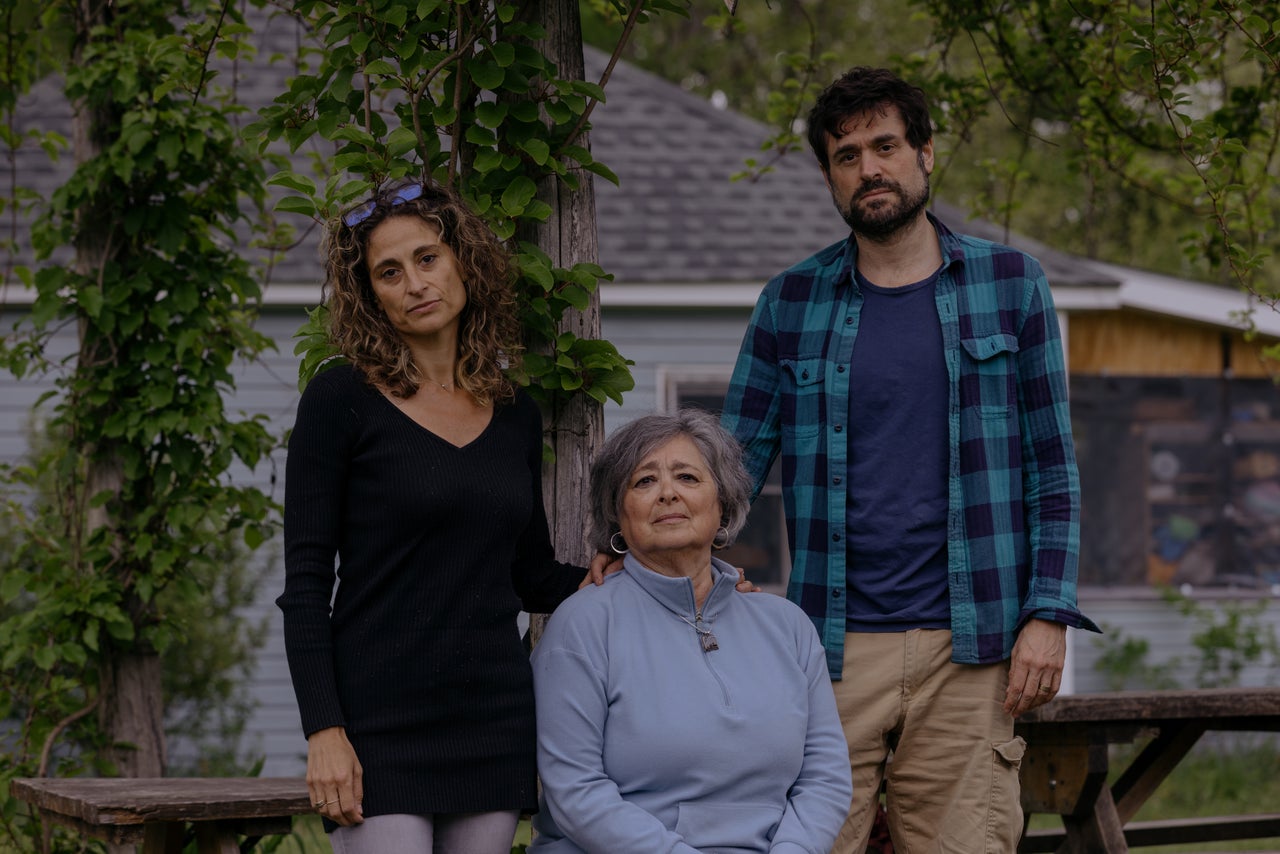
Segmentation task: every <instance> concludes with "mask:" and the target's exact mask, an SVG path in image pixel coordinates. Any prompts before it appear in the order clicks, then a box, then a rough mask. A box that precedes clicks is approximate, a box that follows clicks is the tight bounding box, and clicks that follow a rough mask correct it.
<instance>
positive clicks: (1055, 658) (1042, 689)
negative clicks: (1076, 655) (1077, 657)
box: [1004, 619, 1067, 718]
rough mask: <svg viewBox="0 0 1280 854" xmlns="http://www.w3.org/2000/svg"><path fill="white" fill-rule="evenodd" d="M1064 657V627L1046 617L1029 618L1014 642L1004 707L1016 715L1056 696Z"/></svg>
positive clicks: (1065, 643)
mask: <svg viewBox="0 0 1280 854" xmlns="http://www.w3.org/2000/svg"><path fill="white" fill-rule="evenodd" d="M1066 659H1067V627H1066V626H1064V625H1062V624H1061V623H1052V622H1050V621H1048V620H1035V619H1032V620H1028V621H1027V624H1026V625H1025V626H1023V627H1022V631H1021V632H1019V633H1018V640H1017V641H1015V642H1014V644H1013V658H1012V659H1011V660H1010V662H1009V689H1008V690H1007V691H1006V692H1005V695H1004V710H1005V711H1006V712H1008V713H1009V714H1010V715H1012V716H1013V717H1015V718H1016V717H1017V716H1018V715H1020V714H1022V713H1023V712H1025V711H1028V710H1030V709H1034V708H1035V707H1036V706H1043V705H1044V704H1045V703H1047V702H1049V701H1050V700H1052V699H1053V698H1054V697H1056V696H1057V695H1058V688H1059V687H1061V685H1062V667H1063V665H1064V663H1065V662H1066Z"/></svg>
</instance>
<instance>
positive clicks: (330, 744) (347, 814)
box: [307, 726, 364, 827]
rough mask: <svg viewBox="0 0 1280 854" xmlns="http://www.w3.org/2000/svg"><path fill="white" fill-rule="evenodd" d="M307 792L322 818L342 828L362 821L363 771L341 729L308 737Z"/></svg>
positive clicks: (317, 731) (344, 732) (324, 731)
mask: <svg viewBox="0 0 1280 854" xmlns="http://www.w3.org/2000/svg"><path fill="white" fill-rule="evenodd" d="M307 791H308V792H310V794H311V805H312V806H313V807H315V808H316V811H317V812H319V813H320V814H321V815H322V816H324V817H325V818H327V819H329V820H330V821H334V822H337V823H338V824H340V825H342V826H343V827H351V826H352V825H354V824H361V823H362V822H364V809H363V803H364V769H363V768H361V767H360V760H359V759H357V758H356V751H355V748H353V747H352V746H351V742H350V741H348V740H347V731H346V730H345V729H343V728H342V727H340V726H333V727H329V728H327V729H321V730H316V731H315V732H313V733H311V735H310V736H308V737H307Z"/></svg>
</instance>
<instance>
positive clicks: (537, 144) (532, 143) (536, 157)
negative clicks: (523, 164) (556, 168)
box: [520, 139, 551, 166]
mask: <svg viewBox="0 0 1280 854" xmlns="http://www.w3.org/2000/svg"><path fill="white" fill-rule="evenodd" d="M520 148H521V149H523V150H524V152H525V153H526V154H528V155H529V157H530V158H532V159H533V162H534V163H537V164H538V165H539V166H543V165H545V164H546V162H547V159H548V158H549V157H550V156H551V146H549V145H547V144H546V143H545V142H543V141H542V140H540V139H527V140H525V141H524V142H522V143H520Z"/></svg>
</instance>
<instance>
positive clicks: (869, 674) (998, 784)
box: [832, 629, 1026, 854]
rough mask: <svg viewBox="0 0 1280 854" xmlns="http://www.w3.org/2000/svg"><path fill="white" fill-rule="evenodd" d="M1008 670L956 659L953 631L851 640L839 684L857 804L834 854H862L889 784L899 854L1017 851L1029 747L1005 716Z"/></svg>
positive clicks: (891, 824)
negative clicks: (1021, 775)
mask: <svg viewBox="0 0 1280 854" xmlns="http://www.w3.org/2000/svg"><path fill="white" fill-rule="evenodd" d="M1008 677H1009V670H1008V663H1007V662H1004V663H1000V664H990V665H968V664H954V663H952V662H951V632H949V631H943V630H927V629H921V630H913V631H909V632H896V633H889V634H871V633H851V634H848V635H845V653H844V678H843V679H841V680H840V681H838V682H833V683H832V685H833V687H834V688H835V694H836V704H837V705H838V706H839V708H840V719H841V720H842V721H843V723H844V733H845V738H846V739H847V740H848V742H849V762H850V764H851V766H852V768H853V805H852V807H851V809H850V812H849V818H848V819H847V820H846V822H845V825H844V827H843V828H842V829H841V831H840V835H839V836H838V837H837V838H836V844H835V847H834V848H832V852H833V854H861V852H863V851H865V850H866V848H867V840H868V837H869V835H870V833H871V824H872V821H873V819H874V818H875V813H876V807H877V804H878V803H879V795H880V784H881V782H882V781H884V782H885V791H886V799H887V800H886V808H887V810H888V814H889V830H890V833H891V834H892V836H893V844H894V854H934V852H974V854H977V852H995V853H996V854H1010V853H1011V852H1013V851H1014V850H1015V849H1016V847H1017V844H1018V839H1019V837H1020V836H1021V835H1022V807H1021V805H1020V803H1019V801H1018V794H1019V790H1018V766H1019V763H1020V762H1021V761H1022V754H1023V751H1024V750H1025V748H1026V745H1025V743H1024V742H1023V740H1022V739H1021V738H1017V737H1015V736H1014V734H1013V718H1011V717H1010V716H1009V715H1007V714H1005V712H1004V709H1003V708H1001V705H1002V703H1003V702H1004V692H1005V687H1006V685H1007V683H1008Z"/></svg>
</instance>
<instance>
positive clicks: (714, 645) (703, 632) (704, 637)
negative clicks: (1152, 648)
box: [676, 611, 720, 652]
mask: <svg viewBox="0 0 1280 854" xmlns="http://www.w3.org/2000/svg"><path fill="white" fill-rule="evenodd" d="M676 616H677V617H679V618H680V619H682V620H684V621H685V622H686V623H688V624H689V626H690V628H692V629H693V630H694V631H695V632H697V633H698V641H699V642H700V643H701V644H702V651H703V652H714V651H715V650H717V649H719V648H720V643H719V642H718V641H717V640H716V636H715V635H714V634H712V633H711V629H709V628H707V627H706V626H704V625H702V612H701V611H698V612H696V613H694V615H693V619H694V620H697V622H696V623H695V622H691V621H690V620H689V618H688V617H686V616H685V615H684V614H676Z"/></svg>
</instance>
